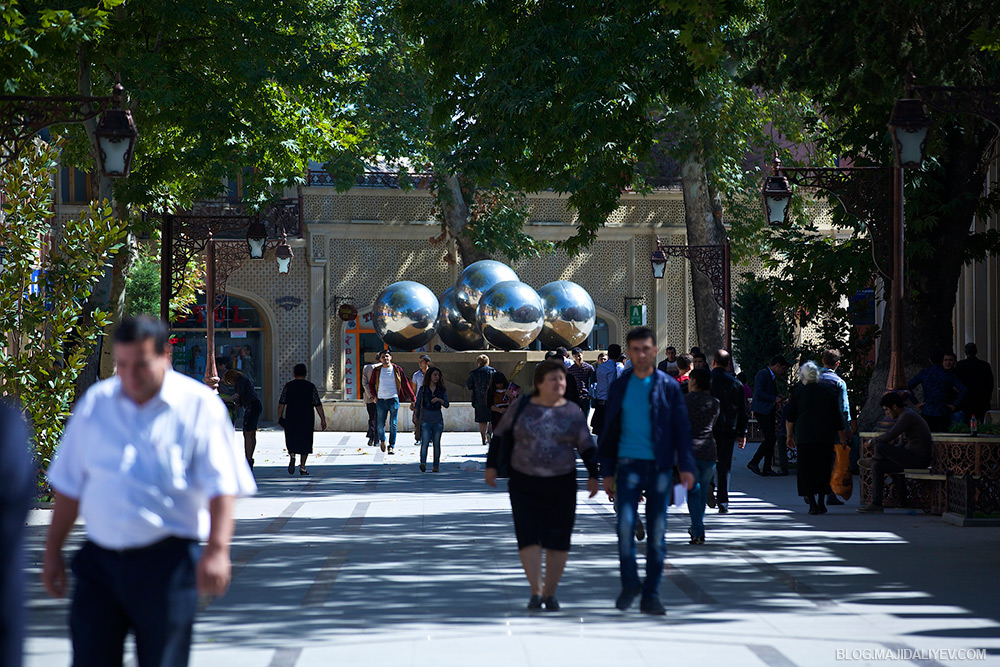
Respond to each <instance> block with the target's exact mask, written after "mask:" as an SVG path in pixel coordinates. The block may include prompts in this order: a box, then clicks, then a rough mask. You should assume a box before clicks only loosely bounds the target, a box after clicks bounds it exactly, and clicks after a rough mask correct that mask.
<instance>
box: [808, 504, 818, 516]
mask: <svg viewBox="0 0 1000 667" xmlns="http://www.w3.org/2000/svg"><path fill="white" fill-rule="evenodd" d="M809 513H810V514H819V508H818V507H816V506H815V505H810V506H809Z"/></svg>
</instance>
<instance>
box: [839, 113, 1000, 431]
mask: <svg viewBox="0 0 1000 667" xmlns="http://www.w3.org/2000/svg"><path fill="white" fill-rule="evenodd" d="M996 137H997V133H996V130H994V129H992V127H988V128H987V129H985V130H982V131H981V132H980V133H979V134H977V135H956V136H955V137H954V138H953V140H950V141H949V142H948V151H947V152H946V153H945V154H944V155H942V156H941V167H942V168H941V169H940V170H934V171H931V172H929V173H925V174H923V176H922V182H921V183H920V184H919V185H917V184H912V179H909V180H911V186H910V188H909V190H908V192H907V193H908V194H911V195H912V194H913V193H914V192H915V191H916V189H917V187H919V188H921V189H923V190H925V191H929V192H935V193H948V195H942V196H941V197H940V198H937V197H935V198H933V199H934V201H931V202H927V203H925V202H921V201H919V200H916V198H914V200H915V201H914V202H913V205H911V206H907V207H906V212H907V214H908V216H909V217H911V218H912V219H913V220H914V221H919V222H920V223H923V224H913V223H911V224H907V225H906V248H915V247H923V248H930V249H931V252H908V253H906V263H907V265H906V269H907V270H906V290H905V299H904V304H903V361H904V368H905V371H906V376H907V377H908V378H912V377H913V376H914V375H915V374H916V373H917V372H918V371H920V369H922V368H926V367H927V366H928V365H929V364H930V361H929V357H930V356H931V354H932V353H933V352H934V351H942V352H946V351H953V350H954V348H955V341H954V328H953V323H952V313H953V312H954V309H955V297H956V294H957V291H958V281H959V278H960V277H961V273H962V267H963V265H964V264H965V249H966V245H967V243H968V237H969V228H970V226H971V223H972V220H973V217H974V216H975V213H976V208H977V207H978V205H979V201H980V198H981V196H982V193H983V185H984V183H985V181H986V162H985V161H984V160H983V159H982V158H983V156H984V155H987V154H988V152H989V151H990V150H991V147H992V145H993V143H994V142H995V141H996ZM949 195H950V201H949V199H948V197H949ZM920 204H923V207H921V206H920ZM928 204H929V205H931V206H934V208H927V207H928ZM942 209H947V212H948V213H947V215H942V213H941V211H942ZM923 216H926V217H934V218H935V220H934V222H933V223H932V224H927V223H925V222H924V221H923V220H920V218H921V217H923ZM889 289H890V286H887V287H886V292H885V293H886V294H888V293H889ZM889 327H890V313H889V312H888V308H887V309H886V313H885V316H884V317H883V329H882V335H881V338H880V339H879V343H878V345H879V356H878V363H877V364H876V365H875V370H874V373H873V374H872V379H871V381H870V383H869V385H868V399H867V401H866V403H865V406H864V407H863V408H862V410H861V414H860V419H859V422H858V423H859V426H860V427H861V429H862V430H870V429H871V428H872V427H874V425H875V423H876V422H877V421H878V419H879V418H880V417H881V415H882V409H881V408H880V407H879V401H880V400H881V398H882V395H883V394H884V393H885V387H886V378H887V376H888V369H889V354H890V349H891V348H890V334H891V332H890V331H889ZM961 342H963V343H964V342H966V341H961Z"/></svg>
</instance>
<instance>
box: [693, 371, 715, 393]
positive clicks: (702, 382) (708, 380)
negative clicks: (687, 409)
mask: <svg viewBox="0 0 1000 667" xmlns="http://www.w3.org/2000/svg"><path fill="white" fill-rule="evenodd" d="M688 379H689V381H690V382H694V383H695V384H696V385H698V389H702V390H704V389H711V388H712V371H710V370H708V369H707V368H695V369H694V370H692V371H691V373H689V374H688Z"/></svg>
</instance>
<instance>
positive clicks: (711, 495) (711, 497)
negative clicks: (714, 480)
mask: <svg viewBox="0 0 1000 667" xmlns="http://www.w3.org/2000/svg"><path fill="white" fill-rule="evenodd" d="M705 504H706V505H708V506H709V508H711V509H713V510H714V509H715V484H709V485H708V497H707V498H706V499H705Z"/></svg>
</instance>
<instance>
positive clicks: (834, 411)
mask: <svg viewBox="0 0 1000 667" xmlns="http://www.w3.org/2000/svg"><path fill="white" fill-rule="evenodd" d="M786 419H787V420H788V421H790V422H793V423H794V424H795V446H796V449H797V451H798V477H797V482H798V491H799V495H800V496H809V495H813V494H817V493H827V492H828V491H829V487H830V475H831V474H832V473H833V445H834V443H835V442H836V440H837V433H838V432H839V431H840V430H841V429H843V427H844V423H843V419H842V417H841V414H840V395H839V394H838V393H837V388H836V387H835V386H833V385H829V384H825V383H822V382H813V383H810V384H800V385H799V386H798V388H796V390H795V391H794V392H793V393H792V400H791V401H790V403H789V406H788V414H787V416H786Z"/></svg>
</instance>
